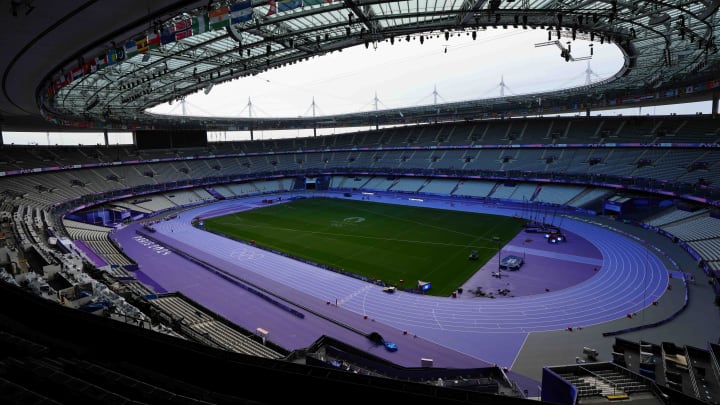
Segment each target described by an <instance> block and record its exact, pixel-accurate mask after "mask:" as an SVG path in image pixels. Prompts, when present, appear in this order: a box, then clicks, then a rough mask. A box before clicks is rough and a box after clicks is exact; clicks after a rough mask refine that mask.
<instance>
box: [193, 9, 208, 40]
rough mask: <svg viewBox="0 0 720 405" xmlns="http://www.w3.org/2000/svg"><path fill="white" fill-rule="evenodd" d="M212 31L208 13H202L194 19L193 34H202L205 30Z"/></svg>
mask: <svg viewBox="0 0 720 405" xmlns="http://www.w3.org/2000/svg"><path fill="white" fill-rule="evenodd" d="M208 31H210V24H209V22H208V16H207V14H201V15H198V16H197V17H193V19H192V33H193V35H198V34H202V33H203V32H208Z"/></svg>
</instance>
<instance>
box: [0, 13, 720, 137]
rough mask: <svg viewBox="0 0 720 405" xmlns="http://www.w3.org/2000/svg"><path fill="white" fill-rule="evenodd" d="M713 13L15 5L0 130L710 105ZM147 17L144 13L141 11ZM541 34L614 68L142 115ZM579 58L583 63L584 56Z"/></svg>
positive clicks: (7, 33) (307, 123) (254, 124)
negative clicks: (229, 89) (358, 57)
mask: <svg viewBox="0 0 720 405" xmlns="http://www.w3.org/2000/svg"><path fill="white" fill-rule="evenodd" d="M718 5H720V0H706V1H685V2H665V1H662V0H647V1H643V0H641V1H636V2H626V1H617V0H611V1H593V0H588V1H567V2H565V1H558V0H536V1H533V0H505V1H502V0H489V1H486V0H479V1H463V0H450V1H437V0H431V1H426V2H417V1H407V0H401V1H382V0H380V1H378V0H369V1H358V0H341V1H328V0H277V1H270V2H268V1H265V0H262V1H257V0H251V1H237V0H232V1H210V2H209V3H208V2H207V1H188V0H185V1H170V0H158V1H153V2H146V1H139V0H126V1H123V2H122V6H120V5H119V3H117V2H113V1H109V0H107V1H103V0H95V1H79V0H65V1H62V2H43V3H42V4H40V3H38V2H36V1H33V0H13V1H12V2H11V3H10V7H9V9H7V10H6V11H5V12H4V13H2V14H0V23H2V28H1V29H2V30H3V36H2V41H3V49H4V51H5V52H3V55H4V56H3V59H4V61H3V62H4V63H3V64H2V66H3V68H2V69H3V76H2V97H0V114H2V118H3V121H4V123H3V127H4V128H5V129H8V128H9V129H19V130H27V129H32V128H48V129H50V128H53V129H57V128H60V127H72V128H74V129H77V128H109V129H121V128H124V129H132V128H136V127H146V128H148V127H165V128H167V127H176V126H180V127H185V128H193V127H201V128H206V129H210V130H212V129H218V130H220V129H222V130H232V129H282V128H314V127H344V126H358V125H373V124H377V125H383V124H400V123H413V122H430V121H442V120H458V119H476V118H483V117H497V116H510V115H531V114H533V113H538V112H539V113H556V112H566V111H584V110H586V109H588V108H591V109H594V110H595V109H603V108H617V107H619V106H620V105H628V104H629V105H631V106H641V105H653V104H663V103H677V102H685V101H688V102H689V101H698V100H709V99H711V98H712V94H713V91H714V89H715V88H716V86H717V85H718V83H716V80H715V79H718V78H719V77H718V66H719V61H720V56H719V55H718V53H717V41H716V40H715V34H714V29H715V27H716V26H717V25H718V19H717V13H716V12H717V8H718ZM149 6H150V7H149ZM502 26H505V27H523V28H527V29H536V30H546V31H547V33H548V37H547V39H548V41H547V42H546V43H543V44H536V46H543V45H547V46H555V47H557V48H558V51H560V52H558V54H559V55H561V56H562V57H564V58H565V59H566V60H576V59H580V57H577V56H576V55H573V53H572V48H571V44H572V40H573V39H576V38H582V39H587V40H591V41H595V42H606V41H611V42H612V43H614V44H617V46H618V47H620V49H622V52H623V54H624V56H625V63H624V65H623V68H622V69H621V70H620V71H619V72H618V73H617V74H616V75H615V76H613V77H611V78H609V79H606V80H604V81H602V82H599V83H594V84H592V85H588V86H584V87H580V88H573V89H566V90H560V91H553V92H548V93H543V94H531V95H522V96H512V97H498V98H493V99H484V100H475V101H463V102H455V103H446V104H440V105H438V104H433V105H428V106H419V107H411V108H404V109H402V110H398V109H388V110H380V111H372V112H362V113H349V114H341V115H331V116H324V117H320V118H316V117H273V118H253V117H246V118H238V117H228V118H216V117H213V118H210V117H184V118H182V119H178V118H177V117H164V116H158V115H153V114H149V113H147V112H146V111H145V110H146V109H148V108H150V107H153V106H155V105H159V104H162V103H166V102H169V101H171V100H173V101H174V100H179V99H182V98H183V97H185V96H186V95H188V94H191V93H195V92H197V91H199V90H205V91H209V90H210V89H211V88H212V86H213V85H215V84H219V83H223V82H226V81H229V80H233V79H236V78H239V77H243V76H248V75H255V74H258V73H262V72H264V71H266V70H268V69H273V68H276V67H280V66H284V65H288V64H294V63H302V62H303V61H305V60H307V59H308V58H312V57H314V56H317V55H323V54H326V53H329V52H335V51H341V50H342V49H343V48H347V47H351V46H355V45H361V44H365V45H366V46H371V45H372V44H373V43H377V42H381V41H388V42H392V43H396V42H399V41H407V40H420V41H422V40H423V39H424V38H426V37H428V36H431V35H432V36H450V35H473V36H475V35H477V32H478V31H482V30H484V29H487V28H488V27H502ZM583 57H584V56H583Z"/></svg>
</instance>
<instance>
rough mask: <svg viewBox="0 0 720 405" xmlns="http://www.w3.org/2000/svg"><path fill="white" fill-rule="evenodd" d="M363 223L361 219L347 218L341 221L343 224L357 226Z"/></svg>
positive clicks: (363, 219)
mask: <svg viewBox="0 0 720 405" xmlns="http://www.w3.org/2000/svg"><path fill="white" fill-rule="evenodd" d="M363 221H365V218H363V217H347V218H345V219H343V222H345V223H347V224H359V223H360V222H363Z"/></svg>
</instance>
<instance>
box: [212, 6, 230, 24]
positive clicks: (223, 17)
mask: <svg viewBox="0 0 720 405" xmlns="http://www.w3.org/2000/svg"><path fill="white" fill-rule="evenodd" d="M208 19H209V20H210V28H212V29H214V30H217V29H220V28H222V27H227V26H229V25H230V7H228V6H224V7H220V8H216V9H215V10H210V11H208Z"/></svg>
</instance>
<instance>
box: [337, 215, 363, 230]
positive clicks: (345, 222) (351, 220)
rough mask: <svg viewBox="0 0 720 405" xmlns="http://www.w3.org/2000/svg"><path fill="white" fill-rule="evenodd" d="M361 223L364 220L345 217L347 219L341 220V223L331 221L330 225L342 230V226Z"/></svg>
mask: <svg viewBox="0 0 720 405" xmlns="http://www.w3.org/2000/svg"><path fill="white" fill-rule="evenodd" d="M363 221H365V218H363V217H347V218H345V219H343V220H342V221H332V222H331V223H330V225H331V226H335V227H338V228H342V227H344V226H352V225H354V224H359V223H361V222H363Z"/></svg>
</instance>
